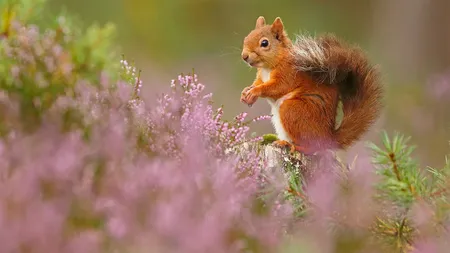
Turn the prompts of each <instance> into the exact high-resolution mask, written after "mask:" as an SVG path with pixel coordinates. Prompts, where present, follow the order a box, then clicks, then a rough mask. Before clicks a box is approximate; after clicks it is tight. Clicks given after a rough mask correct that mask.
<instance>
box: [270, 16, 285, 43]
mask: <svg viewBox="0 0 450 253" xmlns="http://www.w3.org/2000/svg"><path fill="white" fill-rule="evenodd" d="M272 32H273V33H274V34H275V36H276V37H277V39H279V38H280V37H281V36H282V35H283V32H284V26H283V21H281V18H279V17H277V18H276V19H275V21H274V22H273V24H272Z"/></svg>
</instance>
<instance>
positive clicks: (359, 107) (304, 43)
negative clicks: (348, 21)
mask: <svg viewBox="0 0 450 253" xmlns="http://www.w3.org/2000/svg"><path fill="white" fill-rule="evenodd" d="M294 48H295V50H294V53H295V54H296V55H297V59H298V61H299V64H298V66H299V70H301V71H305V72H308V73H310V74H311V75H312V77H313V78H315V79H316V80H317V81H318V82H322V83H324V84H331V85H337V86H338V87H339V91H340V96H341V100H342V103H343V113H344V116H343V119H342V121H341V124H340V127H339V128H338V129H337V130H335V142H337V144H338V146H339V147H340V148H343V149H345V148H347V147H349V146H350V145H352V144H353V143H354V142H355V141H356V140H358V139H359V138H361V136H362V135H363V134H364V133H365V132H366V131H367V130H368V129H369V127H370V126H371V125H372V124H373V123H374V122H375V120H376V119H377V118H378V117H379V115H380V113H381V109H382V98H383V87H382V85H381V81H380V75H379V72H378V70H377V69H376V68H375V67H374V66H371V65H370V63H369V61H368V59H367V57H366V56H365V55H364V52H363V51H362V50H361V49H359V48H358V47H356V46H349V45H345V44H344V43H342V42H340V41H339V40H338V39H337V38H336V37H335V36H333V35H328V34H327V35H323V36H321V37H318V38H312V37H305V36H302V37H298V39H297V42H296V43H295V44H294Z"/></svg>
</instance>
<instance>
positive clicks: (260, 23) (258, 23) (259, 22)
mask: <svg viewBox="0 0 450 253" xmlns="http://www.w3.org/2000/svg"><path fill="white" fill-rule="evenodd" d="M265 24H266V20H265V19H264V17H263V16H260V17H259V18H258V19H257V20H256V26H255V28H261V27H263V26H264V25H265Z"/></svg>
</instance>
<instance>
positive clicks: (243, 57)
mask: <svg viewBox="0 0 450 253" xmlns="http://www.w3.org/2000/svg"><path fill="white" fill-rule="evenodd" d="M242 59H243V60H244V61H247V60H248V54H247V53H243V54H242Z"/></svg>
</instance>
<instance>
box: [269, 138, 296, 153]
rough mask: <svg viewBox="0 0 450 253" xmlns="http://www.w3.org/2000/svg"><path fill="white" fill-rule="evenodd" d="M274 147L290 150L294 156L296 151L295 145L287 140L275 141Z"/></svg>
mask: <svg viewBox="0 0 450 253" xmlns="http://www.w3.org/2000/svg"><path fill="white" fill-rule="evenodd" d="M273 145H274V146H275V147H278V148H281V149H284V148H289V153H291V154H293V153H294V152H295V151H296V148H295V145H294V144H292V143H290V142H288V141H285V140H277V141H274V142H273Z"/></svg>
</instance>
